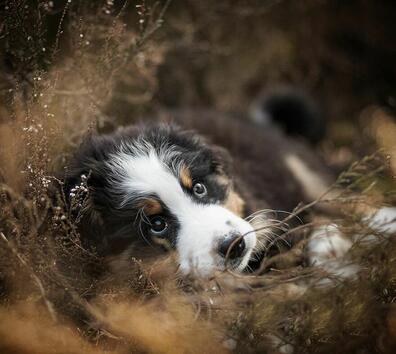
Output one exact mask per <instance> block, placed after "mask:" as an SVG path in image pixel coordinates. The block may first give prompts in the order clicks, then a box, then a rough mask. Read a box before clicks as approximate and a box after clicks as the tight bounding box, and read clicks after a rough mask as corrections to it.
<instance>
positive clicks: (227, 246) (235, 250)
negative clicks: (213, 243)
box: [219, 235, 246, 259]
mask: <svg viewBox="0 0 396 354" xmlns="http://www.w3.org/2000/svg"><path fill="white" fill-rule="evenodd" d="M245 248H246V245H245V240H244V239H243V237H242V236H241V235H233V236H231V237H227V238H226V239H225V240H224V241H223V242H221V243H220V246H219V254H220V255H221V256H223V257H226V256H227V252H228V257H229V259H235V258H238V257H241V256H242V254H243V251H244V250H245Z"/></svg>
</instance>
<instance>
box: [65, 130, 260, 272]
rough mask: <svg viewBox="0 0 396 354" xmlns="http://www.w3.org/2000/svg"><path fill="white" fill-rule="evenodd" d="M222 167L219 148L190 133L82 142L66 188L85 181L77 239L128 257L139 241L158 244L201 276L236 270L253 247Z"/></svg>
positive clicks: (224, 158) (225, 161)
mask: <svg viewBox="0 0 396 354" xmlns="http://www.w3.org/2000/svg"><path fill="white" fill-rule="evenodd" d="M229 165H230V158H229V157H228V154H227V152H226V151H225V150H223V149H222V148H219V147H216V146H212V145H210V144H207V143H206V142H205V141H204V140H203V139H201V138H200V137H198V136H197V135H196V134H193V133H190V132H183V131H181V130H180V129H178V128H176V127H173V126H163V125H159V126H152V127H149V128H148V127H146V128H129V129H126V130H123V131H121V132H119V133H116V134H113V135H109V136H99V137H91V138H89V139H88V140H87V141H86V142H85V143H84V144H83V145H82V147H81V148H80V150H79V151H78V153H77V158H76V160H75V164H74V166H73V168H72V169H71V171H70V174H69V177H68V178H67V179H66V186H67V188H68V189H67V192H68V193H69V194H70V190H71V189H72V188H73V186H74V185H79V183H80V182H81V181H80V176H81V175H85V176H87V178H88V179H87V185H88V195H87V198H86V202H85V206H84V207H83V209H84V210H83V213H84V214H85V216H84V217H83V218H82V225H81V229H82V234H83V235H82V236H83V237H87V235H88V237H89V238H91V240H92V239H93V240H95V242H97V243H98V248H99V249H101V251H102V252H104V253H106V254H114V253H120V252H125V251H127V252H132V254H133V250H134V249H135V250H137V249H138V248H137V247H136V245H138V244H140V245H142V244H146V247H147V248H148V249H152V247H154V248H155V247H158V246H155V245H156V244H159V245H162V246H163V247H165V248H172V249H175V250H176V251H177V253H178V258H179V263H180V269H181V271H182V272H183V273H185V274H186V273H197V274H199V275H203V276H207V275H210V274H212V273H213V272H214V271H216V270H222V269H224V268H225V266H226V265H229V266H231V267H232V268H234V269H237V270H243V269H244V268H245V267H246V265H247V263H248V261H249V259H250V257H251V254H252V251H253V248H254V247H255V245H256V235H255V232H254V230H253V228H252V226H251V225H250V224H249V223H248V222H247V221H245V220H244V219H242V218H241V216H242V213H243V207H244V206H243V201H242V199H241V198H240V197H239V195H238V194H237V193H236V192H235V190H234V186H233V181H232V177H231V176H230V166H229ZM72 194H74V193H72ZM99 244H100V246H99ZM139 249H140V250H141V249H142V248H141V246H140V247H139ZM135 256H136V257H139V254H135Z"/></svg>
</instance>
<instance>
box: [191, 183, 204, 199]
mask: <svg viewBox="0 0 396 354" xmlns="http://www.w3.org/2000/svg"><path fill="white" fill-rule="evenodd" d="M193 192H194V194H195V195H196V196H197V197H198V198H202V197H203V196H205V195H206V194H207V190H206V187H205V185H204V184H202V183H195V184H194V186H193Z"/></svg>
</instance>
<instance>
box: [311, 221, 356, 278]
mask: <svg viewBox="0 0 396 354" xmlns="http://www.w3.org/2000/svg"><path fill="white" fill-rule="evenodd" d="M351 247H352V242H351V241H350V240H349V239H347V238H346V237H344V236H343V235H342V234H341V232H340V230H339V228H338V226H337V225H335V224H329V225H325V226H321V227H319V228H317V229H316V230H314V231H313V232H312V234H311V237H310V240H309V242H308V245H307V249H308V257H309V263H310V265H311V266H315V267H319V268H321V269H323V270H324V271H325V272H327V274H329V275H330V276H331V277H338V278H340V279H345V278H352V279H353V278H355V277H356V275H357V273H358V271H359V266H358V265H356V264H353V263H351V262H350V261H349V259H348V257H347V253H348V251H349V249H350V248H351ZM329 283H331V279H329V278H324V279H322V280H321V282H320V285H327V284H329Z"/></svg>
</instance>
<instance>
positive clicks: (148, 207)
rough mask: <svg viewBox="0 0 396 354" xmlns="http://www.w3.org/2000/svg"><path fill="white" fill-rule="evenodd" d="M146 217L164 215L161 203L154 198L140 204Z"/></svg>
mask: <svg viewBox="0 0 396 354" xmlns="http://www.w3.org/2000/svg"><path fill="white" fill-rule="evenodd" d="M140 207H141V208H143V210H144V212H145V214H146V215H157V214H161V213H162V206H161V203H160V202H159V201H158V200H156V199H153V198H146V199H144V200H142V201H141V202H140Z"/></svg>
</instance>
